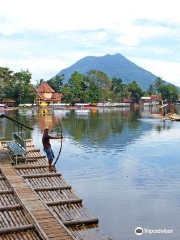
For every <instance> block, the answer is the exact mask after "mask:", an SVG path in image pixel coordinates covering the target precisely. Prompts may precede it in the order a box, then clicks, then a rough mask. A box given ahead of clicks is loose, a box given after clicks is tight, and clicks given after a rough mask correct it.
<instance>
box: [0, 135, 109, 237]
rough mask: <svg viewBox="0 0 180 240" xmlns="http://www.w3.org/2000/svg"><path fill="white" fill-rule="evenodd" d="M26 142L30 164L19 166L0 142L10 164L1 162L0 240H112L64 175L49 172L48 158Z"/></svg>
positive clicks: (0, 147) (0, 151) (3, 143)
mask: <svg viewBox="0 0 180 240" xmlns="http://www.w3.org/2000/svg"><path fill="white" fill-rule="evenodd" d="M26 143H27V164H23V163H19V164H17V165H10V164H9V163H10V159H9V156H8V155H7V145H6V144H7V142H6V141H1V143H0V153H1V154H3V158H7V162H8V164H7V163H6V164H4V162H5V161H3V164H1V163H0V240H42V239H47V240H48V239H52V240H56V239H57V240H61V239H63V240H70V239H76V240H110V239H111V238H108V237H107V236H105V234H104V233H103V232H102V231H101V229H100V228H99V225H98V219H97V218H93V217H92V216H91V214H90V213H89V212H88V210H87V209H86V208H85V207H84V205H83V203H82V199H80V198H79V197H78V196H77V195H76V194H75V193H74V191H73V190H72V188H71V186H69V185H68V184H67V183H66V182H65V180H64V179H63V177H62V176H61V174H60V173H51V172H49V169H48V166H47V160H46V159H45V156H44V155H42V154H41V152H40V150H39V149H36V148H35V147H34V145H33V143H32V141H31V140H27V142H26ZM1 154H0V160H1V159H2V155H1ZM5 154H6V157H5Z"/></svg>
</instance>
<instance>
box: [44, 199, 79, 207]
mask: <svg viewBox="0 0 180 240" xmlns="http://www.w3.org/2000/svg"><path fill="white" fill-rule="evenodd" d="M74 203H82V199H68V200H61V201H54V202H46V204H47V206H55V205H63V204H74Z"/></svg>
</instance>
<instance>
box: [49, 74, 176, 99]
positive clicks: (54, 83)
mask: <svg viewBox="0 0 180 240" xmlns="http://www.w3.org/2000/svg"><path fill="white" fill-rule="evenodd" d="M63 79H64V76H63V75H62V76H56V77H55V78H52V79H50V80H48V81H47V83H48V84H49V85H50V86H51V87H52V88H53V89H54V90H55V91H56V92H59V93H62V95H63V101H64V102H67V103H73V102H91V103H97V102H122V101H123V100H124V99H125V98H130V99H131V100H132V101H133V103H139V100H140V98H141V97H142V96H151V95H161V97H162V99H163V100H167V101H176V100H178V98H179V89H178V88H177V87H176V86H174V85H173V84H168V83H166V82H165V81H164V80H162V78H160V77H157V79H156V80H155V82H154V84H150V85H149V88H148V89H147V90H146V91H145V90H143V89H142V88H141V86H140V85H139V84H138V83H137V82H136V81H132V82H130V83H128V84H125V83H124V82H123V80H122V79H121V78H117V77H114V78H112V79H110V78H108V76H107V75H106V74H105V73H104V72H102V71H99V70H91V71H89V72H88V74H87V75H84V74H81V73H79V72H77V71H75V72H74V73H72V75H71V77H70V79H69V81H68V83H65V84H63Z"/></svg>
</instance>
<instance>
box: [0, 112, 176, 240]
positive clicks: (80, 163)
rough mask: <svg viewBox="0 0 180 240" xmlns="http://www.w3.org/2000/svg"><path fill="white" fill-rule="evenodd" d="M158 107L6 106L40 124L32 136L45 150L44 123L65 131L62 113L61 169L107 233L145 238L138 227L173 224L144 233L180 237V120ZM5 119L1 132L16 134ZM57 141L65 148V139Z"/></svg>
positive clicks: (118, 238)
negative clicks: (166, 117)
mask: <svg viewBox="0 0 180 240" xmlns="http://www.w3.org/2000/svg"><path fill="white" fill-rule="evenodd" d="M152 111H153V113H155V112H157V111H158V109H157V108H154V109H149V108H146V109H136V110H130V109H129V108H119V109H118V108H117V109H116V108H114V109H98V110H97V111H96V110H94V111H90V112H75V111H63V110H47V112H46V114H45V115H43V114H42V110H32V109H30V110H25V109H23V110H19V111H6V112H4V113H5V114H7V115H8V116H10V117H13V118H16V119H17V120H19V121H20V122H22V123H24V124H26V125H29V126H32V127H33V128H34V130H33V131H32V132H31V133H28V137H29V138H32V139H33V142H34V143H35V146H36V147H37V148H40V149H41V150H42V152H43V149H42V145H41V137H42V132H43V127H44V126H49V128H50V129H51V132H52V135H54V136H57V134H58V133H59V132H60V127H59V123H58V118H59V119H60V120H61V123H62V126H63V135H64V139H63V148H62V152H61V156H60V159H59V161H58V163H57V169H58V171H60V172H61V173H62V175H63V177H64V178H65V180H66V181H67V182H68V183H69V184H70V185H72V187H73V190H74V191H75V192H76V193H77V195H78V196H79V197H80V198H82V199H83V202H84V205H85V206H86V207H87V208H88V210H89V211H90V212H91V214H92V216H93V217H97V218H99V220H100V227H101V228H102V229H103V231H104V232H105V233H106V234H107V235H109V236H111V237H112V238H113V239H114V240H121V239H123V240H126V239H127V240H130V239H139V238H140V237H139V236H137V235H136V234H135V228H137V227H142V228H143V229H144V231H145V229H157V230H158V229H162V230H164V229H167V230H173V233H156V234H155V233H152V234H149V233H143V237H142V239H143V240H144V239H145V240H146V239H147V240H148V239H151V240H152V239H153V240H156V239H163V240H164V239H165V240H166V239H168V240H169V239H171V240H173V239H179V238H180V228H179V224H180V190H179V188H180V122H170V121H166V122H164V121H162V120H158V119H152V118H151V117H150V113H151V112H152ZM177 111H178V110H177ZM1 113H3V112H1ZM0 126H1V129H0V136H3V137H4V138H6V139H11V136H12V132H13V125H12V124H11V123H10V122H9V120H6V119H0ZM51 143H52V148H53V149H54V152H55V155H57V154H58V151H59V147H60V141H59V140H51Z"/></svg>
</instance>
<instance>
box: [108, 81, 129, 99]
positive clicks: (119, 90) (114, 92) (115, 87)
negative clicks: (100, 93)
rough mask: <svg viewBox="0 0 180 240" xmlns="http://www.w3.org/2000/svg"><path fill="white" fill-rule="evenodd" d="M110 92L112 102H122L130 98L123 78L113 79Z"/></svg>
mask: <svg viewBox="0 0 180 240" xmlns="http://www.w3.org/2000/svg"><path fill="white" fill-rule="evenodd" d="M110 90H111V100H112V102H122V101H123V99H124V98H125V97H128V89H127V85H126V84H124V83H123V81H122V79H121V78H116V77H114V78H112V84H111V88H110Z"/></svg>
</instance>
